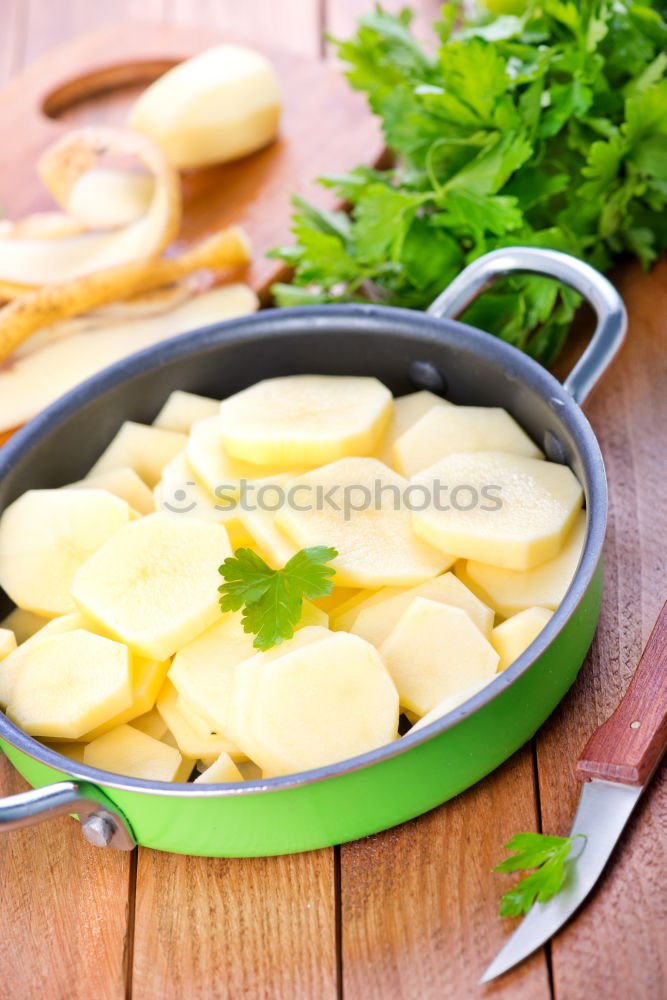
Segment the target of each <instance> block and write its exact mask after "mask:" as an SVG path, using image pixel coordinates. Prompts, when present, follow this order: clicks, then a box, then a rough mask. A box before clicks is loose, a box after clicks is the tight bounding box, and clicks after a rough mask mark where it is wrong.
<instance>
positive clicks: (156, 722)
mask: <svg viewBox="0 0 667 1000" xmlns="http://www.w3.org/2000/svg"><path fill="white" fill-rule="evenodd" d="M130 725H131V726H132V727H133V729H138V730H139V731H140V732H142V733H146V735H147V736H152V737H153V739H154V740H164V738H165V737H166V735H167V733H168V732H169V727H168V725H167V723H166V722H165V721H164V719H163V718H162V716H161V715H160V713H159V712H158V710H157V708H151V710H150V712H146V713H145V714H144V715H140V716H139V717H138V718H136V719H132V722H131V723H130Z"/></svg>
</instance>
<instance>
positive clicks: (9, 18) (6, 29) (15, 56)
mask: <svg viewBox="0 0 667 1000" xmlns="http://www.w3.org/2000/svg"><path fill="white" fill-rule="evenodd" d="M25 14H26V5H25V3H22V0H3V5H2V31H0V85H2V84H3V83H4V82H5V80H8V79H9V77H10V76H11V75H12V74H13V73H15V72H16V71H17V69H18V68H19V66H21V64H22V62H23V45H24V40H25Z"/></svg>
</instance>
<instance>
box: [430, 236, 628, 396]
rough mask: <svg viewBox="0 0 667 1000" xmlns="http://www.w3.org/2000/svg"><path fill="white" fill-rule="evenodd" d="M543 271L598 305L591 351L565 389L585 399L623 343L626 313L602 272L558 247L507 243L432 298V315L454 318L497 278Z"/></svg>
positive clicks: (586, 352) (587, 352)
mask: <svg viewBox="0 0 667 1000" xmlns="http://www.w3.org/2000/svg"><path fill="white" fill-rule="evenodd" d="M517 273H519V274H520V273H523V274H543V275H544V276H545V277H548V278H554V279H556V280H557V281H561V282H562V283H563V284H564V285H569V287H570V288H573V289H574V290H575V291H576V292H579V294H580V295H583V297H584V298H585V299H586V301H587V302H588V303H589V305H591V306H592V307H593V310H594V311H595V315H596V317H597V325H596V327H595V332H594V333H593V336H592V337H591V341H590V343H589V344H588V346H587V348H586V350H585V351H584V353H583V354H582V356H581V357H580V358H579V360H578V361H577V363H576V365H575V366H574V368H573V369H572V371H571V372H570V374H569V375H568V377H567V378H566V379H565V382H564V386H565V389H567V391H568V392H569V393H570V395H571V396H572V397H573V398H574V399H575V400H576V402H577V403H583V401H584V400H585V399H586V397H587V396H588V394H589V392H590V391H591V389H592V388H593V386H594V385H595V384H596V382H597V381H598V379H599V378H600V376H601V375H602V373H603V372H604V371H605V369H606V368H607V367H608V366H609V364H610V363H611V361H612V359H613V358H614V356H615V354H616V352H617V351H618V349H619V348H620V346H621V344H622V343H623V338H624V337H625V331H626V328H627V323H628V320H627V313H626V311H625V306H624V305H623V301H622V299H621V297H620V295H619V294H618V292H617V291H616V289H615V288H614V286H613V285H612V284H611V283H610V282H609V281H607V279H606V278H605V277H603V276H602V275H601V274H600V272H599V271H596V270H595V268H593V267H591V266H590V265H589V264H585V263H584V262H583V261H581V260H578V259H577V258H576V257H571V256H570V255H569V254H565V253H559V252H558V251H557V250H544V249H539V248H537V247H507V248H506V249H502V250H492V251H491V253H487V254H484V256H483V257H478V258H477V260H474V261H473V262H472V264H468V266H467V267H466V268H465V269H464V270H463V271H462V272H461V274H459V275H458V276H457V277H456V278H455V279H454V281H452V283H451V285H449V287H448V288H446V289H445V290H444V292H442V293H441V294H440V295H439V296H438V297H437V299H435V301H434V302H432V303H431V305H430V306H429V308H428V310H427V312H429V313H430V314H431V316H448V317H451V318H455V317H456V316H460V314H461V313H462V312H463V311H464V309H466V308H467V307H468V306H469V305H470V303H471V302H473V301H474V300H475V299H476V298H477V296H478V295H480V294H481V293H482V292H484V291H486V289H487V288H490V287H491V285H493V284H494V283H495V282H496V281H497V280H498V278H503V277H505V276H506V275H508V274H517Z"/></svg>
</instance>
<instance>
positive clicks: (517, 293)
mask: <svg viewBox="0 0 667 1000" xmlns="http://www.w3.org/2000/svg"><path fill="white" fill-rule="evenodd" d="M466 6H469V5H465V4H463V3H461V2H459V3H450V4H446V5H445V7H444V8H443V11H442V15H441V20H440V21H438V22H436V24H435V25H434V29H435V34H436V35H437V37H438V39H439V41H440V48H439V50H438V51H437V52H436V53H435V54H432V53H431V51H430V50H429V49H428V48H427V47H424V46H422V45H421V44H420V43H419V42H418V40H417V39H416V38H415V37H414V35H413V34H412V31H411V27H410V24H411V20H412V15H411V13H410V11H407V10H403V11H401V12H400V13H398V14H390V13H388V12H387V11H384V10H382V9H381V8H380V7H376V9H375V10H374V11H372V12H370V13H368V14H365V15H364V16H363V17H361V19H360V20H359V22H358V27H357V31H356V33H355V35H354V36H353V37H352V38H350V39H348V40H345V41H339V42H334V44H335V45H336V46H337V49H338V55H339V57H340V58H341V60H342V61H343V63H344V64H345V67H346V72H347V78H348V81H349V83H350V85H351V86H352V87H353V88H354V89H355V90H358V91H360V92H361V93H362V94H363V95H364V96H365V97H366V99H367V101H368V104H369V106H370V108H371V110H372V112H373V113H374V114H375V115H376V116H377V117H378V119H379V122H380V125H381V127H382V131H383V134H384V136H385V140H386V142H387V145H388V147H389V152H390V157H391V161H392V162H393V164H394V166H393V167H392V168H391V169H386V170H378V169H372V168H370V167H366V166H360V167H357V168H355V169H353V170H351V171H350V172H349V173H348V174H346V175H344V176H340V175H339V176H336V177H328V178H326V177H325V178H321V179H320V182H321V183H322V184H323V185H324V186H325V187H327V188H329V189H331V190H333V191H334V192H335V194H336V195H337V196H338V197H339V198H340V199H341V200H342V201H344V202H345V203H346V204H347V208H348V209H349V215H345V214H344V213H341V212H330V213H327V212H323V211H321V210H319V209H316V208H314V207H312V206H309V205H308V204H306V203H305V202H304V201H302V200H295V211H294V215H293V227H292V232H293V235H294V241H295V242H294V244H293V245H291V246H285V247H279V248H277V249H276V250H274V251H272V252H271V256H273V257H277V258H278V259H280V260H283V261H284V262H285V263H286V264H287V265H288V266H289V267H290V268H292V269H293V271H294V284H293V285H292V286H288V285H286V284H278V285H275V286H274V288H273V293H274V297H275V300H276V302H277V303H278V305H299V304H308V303H314V302H317V303H320V302H323V303H326V302H344V301H348V302H367V301H370V302H382V303H386V304H388V305H396V306H405V307H409V308H417V309H425V308H426V307H427V306H428V305H429V304H430V302H431V301H432V300H433V299H434V298H435V296H436V295H437V294H438V292H440V291H441V290H442V289H443V288H444V287H445V286H446V285H447V284H448V283H449V282H450V281H451V280H452V278H453V277H454V276H455V275H456V274H457V273H458V272H459V271H460V270H461V269H462V268H463V267H465V265H466V264H467V263H469V262H470V261H472V260H475V259H476V258H477V257H479V256H481V255H482V254H484V253H487V252H488V251H490V250H495V249H498V248H499V247H506V246H511V245H515V246H516V245H529V246H536V247H547V248H552V249H558V250H561V251H563V252H566V253H571V254H573V255H574V256H577V257H580V258H581V259H583V260H585V261H587V262H588V263H589V264H592V265H593V266H594V267H597V268H599V269H600V270H607V269H608V268H609V267H611V265H612V264H613V263H614V262H615V261H616V260H617V259H619V258H621V257H622V256H623V255H627V253H628V252H629V253H631V254H632V255H634V256H635V257H637V258H639V260H640V261H641V263H642V265H643V266H644V267H648V266H650V264H651V263H652V262H653V261H654V260H655V259H656V257H657V256H658V254H659V253H660V252H661V251H662V250H664V249H665V248H667V222H666V221H665V220H666V219H667V152H666V150H667V23H666V22H665V19H664V18H665V7H664V4H655V3H654V4H651V3H650V2H647V0H644V2H642V0H639V2H631V0H614V2H613V3H610V2H609V0H581V2H579V3H575V2H573V0H549V2H538V0H530V2H528V3H526V5H525V11H524V13H522V14H521V16H501V17H494V16H493V15H492V14H489V13H488V12H486V13H484V12H481V14H480V16H475V18H474V19H470V18H468V19H466V17H465V9H464V8H465V7H466ZM473 7H478V8H481V7H483V5H473ZM552 288H553V289H555V291H548V290H547V288H546V283H545V281H544V279H541V280H537V281H536V280H533V279H530V278H528V277H523V276H522V277H512V278H508V279H506V280H504V281H501V282H498V283H497V284H496V285H495V286H494V287H493V288H492V289H489V290H488V291H487V292H485V294H484V295H483V296H482V297H481V298H480V299H478V300H477V301H476V302H475V303H473V305H472V306H470V307H469V308H468V310H467V311H466V312H465V314H464V316H463V317H462V318H463V319H464V320H465V321H466V322H468V323H471V324H472V325H476V326H481V327H482V328H483V329H485V330H488V331H489V332H490V333H493V334H495V335H496V336H498V337H501V338H502V339H504V340H507V341H509V342H510V343H512V344H515V345H516V346H517V347H519V348H520V349H521V350H524V351H526V352H528V353H529V354H531V355H532V356H533V357H535V358H537V359H538V360H540V361H542V362H543V363H544V364H550V363H551V362H552V361H553V360H554V358H555V357H556V356H557V354H558V352H559V351H560V349H561V348H562V346H563V344H564V342H565V340H566V339H567V335H568V331H569V329H570V325H571V323H572V318H573V315H574V312H575V310H576V307H577V305H578V303H579V298H578V297H577V296H576V295H574V293H572V292H571V291H570V290H569V289H565V288H564V287H563V286H561V285H555V284H553V283H552Z"/></svg>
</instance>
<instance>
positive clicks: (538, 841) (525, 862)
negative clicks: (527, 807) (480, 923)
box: [493, 833, 586, 917]
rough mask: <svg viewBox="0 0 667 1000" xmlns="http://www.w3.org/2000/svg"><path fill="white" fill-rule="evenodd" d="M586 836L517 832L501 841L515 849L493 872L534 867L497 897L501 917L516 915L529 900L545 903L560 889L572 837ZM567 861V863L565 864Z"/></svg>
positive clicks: (566, 870)
mask: <svg viewBox="0 0 667 1000" xmlns="http://www.w3.org/2000/svg"><path fill="white" fill-rule="evenodd" d="M578 838H583V839H584V840H585V839H586V837H585V835H584V834H583V833H575V834H574V836H573V837H550V836H547V835H546V834H543V833H518V834H517V835H516V836H515V837H512V839H511V840H510V841H509V843H507V844H505V849H506V850H508V851H515V852H516V853H515V854H513V855H512V857H510V858H506V859H505V860H504V861H502V862H501V863H500V864H499V865H496V867H495V868H494V869H493V870H494V871H496V872H515V871H528V870H531V869H535V870H534V871H533V872H532V874H530V875H527V876H526V877H525V878H522V879H521V880H520V881H519V882H517V883H516V885H515V886H513V887H512V888H511V889H509V890H508V891H507V892H506V893H505V894H504V895H503V896H502V898H501V900H500V916H501V917H517V916H519V914H521V913H528V910H529V909H530V908H531V906H532V905H533V903H535V902H538V903H546V902H547V900H549V899H552V897H553V896H555V895H556V893H557V892H560V890H561V889H562V887H563V885H564V883H565V879H566V877H567V873H568V868H569V865H570V864H571V863H572V861H574V860H576V858H574V859H570V852H571V850H572V847H573V844H574V842H575V840H577V839H578ZM568 862H569V863H568Z"/></svg>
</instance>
